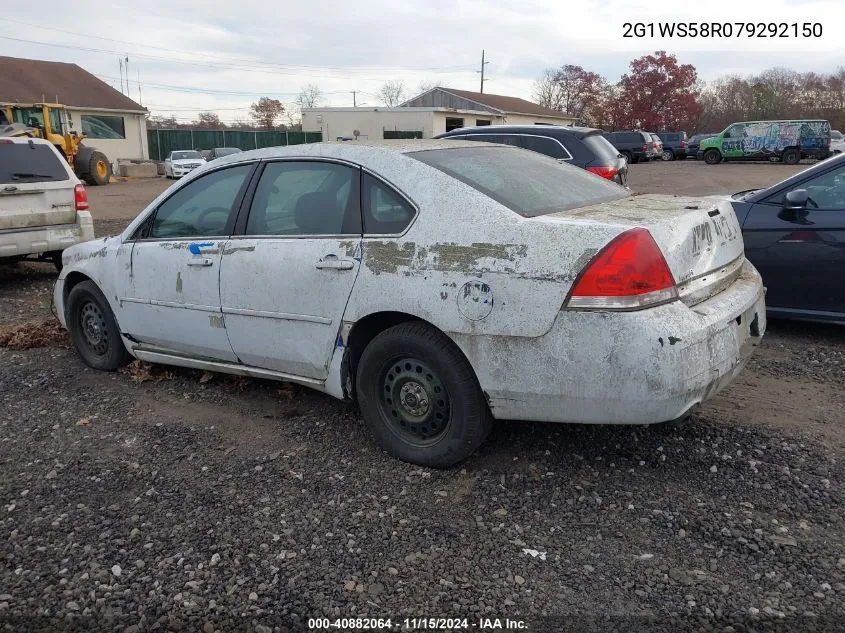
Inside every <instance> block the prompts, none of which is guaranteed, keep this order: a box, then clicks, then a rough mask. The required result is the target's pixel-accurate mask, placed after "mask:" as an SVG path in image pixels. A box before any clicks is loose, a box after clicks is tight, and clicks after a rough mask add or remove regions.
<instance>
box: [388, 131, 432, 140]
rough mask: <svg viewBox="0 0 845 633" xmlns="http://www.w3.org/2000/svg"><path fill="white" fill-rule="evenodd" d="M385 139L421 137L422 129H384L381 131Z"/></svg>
mask: <svg viewBox="0 0 845 633" xmlns="http://www.w3.org/2000/svg"><path fill="white" fill-rule="evenodd" d="M383 134H384V138H385V139H397V138H422V137H423V133H422V131H414V132H410V131H402V130H384V132H383Z"/></svg>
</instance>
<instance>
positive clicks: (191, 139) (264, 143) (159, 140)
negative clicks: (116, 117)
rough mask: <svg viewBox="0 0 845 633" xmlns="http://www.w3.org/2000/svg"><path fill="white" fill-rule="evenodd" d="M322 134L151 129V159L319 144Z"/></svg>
mask: <svg viewBox="0 0 845 633" xmlns="http://www.w3.org/2000/svg"><path fill="white" fill-rule="evenodd" d="M322 140H323V133H322V132H277V131H262V130H200V129H190V130H185V129H181V130H161V129H157V128H156V129H152V130H147V142H148V144H149V149H150V159H151V160H164V159H165V158H167V155H168V154H169V153H170V152H172V151H173V150H179V149H213V148H215V147H238V148H240V149H242V150H248V149H258V148H261V147H278V146H279V145H302V144H303V143H319V142H320V141H322Z"/></svg>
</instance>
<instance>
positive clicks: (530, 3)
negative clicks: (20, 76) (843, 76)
mask: <svg viewBox="0 0 845 633" xmlns="http://www.w3.org/2000/svg"><path fill="white" fill-rule="evenodd" d="M39 6H41V7H42V8H41V9H40V10H39V15H49V16H51V19H50V21H49V24H47V23H44V22H43V21H41V20H37V19H35V18H33V17H32V14H31V12H30V11H29V10H28V9H27V8H26V7H24V6H23V5H15V4H12V5H10V6H9V7H6V9H5V10H4V13H3V15H2V16H0V36H6V37H15V38H19V39H26V40H35V41H38V42H43V43H49V44H53V46H48V45H44V44H26V43H21V42H16V41H12V40H4V39H0V54H3V55H14V56H20V57H33V58H40V59H53V60H61V61H73V62H75V63H78V64H79V65H81V66H83V67H84V68H86V69H88V70H89V71H91V72H93V73H95V74H96V75H98V76H100V77H102V78H105V80H106V81H109V82H110V83H112V84H113V85H115V86H118V84H119V79H118V76H119V66H118V59H117V58H118V53H121V54H128V56H129V58H130V89H131V93H132V96H133V98H137V79H138V75H137V73H138V72H139V71H140V78H141V88H142V94H143V100H144V102H145V104H150V107H152V108H153V109H154V110H155V111H156V112H161V113H168V112H171V111H172V112H174V113H183V114H184V116H185V117H186V118H187V117H191V116H193V114H194V113H195V112H196V111H197V110H201V109H220V114H221V117H222V118H223V119H224V120H226V119H232V118H235V117H236V116H246V114H247V108H248V105H249V103H250V102H251V101H253V100H255V98H256V97H257V95H259V94H267V95H270V96H277V97H278V98H280V99H281V100H282V101H286V102H293V101H294V98H295V95H296V93H297V92H298V90H299V89H300V87H301V86H303V85H305V84H308V83H316V84H318V85H319V86H320V87H321V88H322V90H323V92H324V93H325V95H326V102H327V104H331V105H351V102H352V94H351V91H352V90H357V91H359V94H358V101H359V103H360V102H361V101H364V102H366V103H368V104H370V105H375V104H376V103H377V98H376V97H375V94H376V93H377V92H378V89H379V87H380V85H381V84H382V83H383V82H385V81H387V80H390V79H402V80H403V81H404V82H405V84H406V85H407V86H408V87H409V88H410V89H411V90H413V89H415V88H416V86H417V85H418V84H419V83H420V82H421V81H435V82H437V83H439V84H441V85H447V86H452V87H455V88H463V89H469V90H477V89H478V79H479V78H478V74H477V72H476V70H477V69H478V68H479V64H480V57H481V50H482V49H485V50H486V52H487V57H488V59H489V60H490V61H491V63H490V64H489V65H488V66H487V73H488V76H489V77H490V78H491V81H490V82H489V83H488V84H486V85H485V90H487V91H489V92H494V93H499V94H510V95H514V96H521V97H530V95H531V84H532V82H533V80H534V79H535V78H536V77H538V76H539V75H540V74H541V73H542V71H543V70H544V69H545V68H549V67H556V66H560V65H561V64H565V63H572V64H579V65H582V66H584V67H585V68H588V69H590V70H594V71H596V72H599V73H601V74H602V75H604V76H606V77H607V78H608V79H610V80H611V81H615V80H616V79H618V77H619V76H620V75H621V74H622V73H624V72H625V71H626V70H627V68H628V63H629V62H630V60H631V59H632V58H633V57H635V56H638V55H642V54H645V53H649V52H652V51H654V50H667V51H670V52H674V53H676V54H677V55H678V57H679V59H680V60H681V61H682V62H686V63H692V64H694V65H695V66H696V67H697V68H698V70H699V75H700V76H701V77H702V78H703V79H705V80H710V79H713V78H715V77H716V76H718V75H721V74H724V73H726V72H738V73H751V72H758V71H760V70H763V69H765V68H767V67H771V66H773V65H783V66H788V67H791V68H793V69H795V70H814V71H817V72H824V71H832V70H834V69H835V68H836V66H837V65H839V63H840V61H839V60H841V59H842V54H843V52H845V42H843V40H842V39H841V38H840V37H839V36H838V35H837V33H836V29H838V28H839V25H841V24H843V23H845V3H842V2H841V0H806V1H799V0H766V1H763V0H750V1H748V0H747V1H745V2H742V3H739V2H736V1H735V0H708V2H699V3H682V2H677V1H675V0H582V1H577V0H570V1H569V2H560V1H559V0H511V1H510V2H508V3H504V2H498V3H497V2H490V1H489V0H488V1H482V0H425V1H424V0H385V1H379V2H372V1H370V0H358V1H357V2H348V1H346V0H313V1H311V2H284V3H274V4H271V3H267V2H266V0H238V1H237V2H231V0H226V1H223V0H207V1H204V2H202V3H173V2H163V1H161V0H148V1H147V2H145V3H143V4H141V3H130V2H124V3H122V4H121V3H110V4H107V5H103V4H102V3H101V2H94V0H77V1H76V2H74V3H73V4H72V5H69V4H67V3H66V2H59V1H57V0H45V2H44V3H42V5H39ZM9 20H17V21H18V22H14V21H9ZM679 21H686V22H690V21H694V22H708V23H710V22H719V23H727V22H730V23H736V22H754V23H758V22H764V23H770V22H773V23H781V22H784V23H787V24H789V25H791V24H792V23H797V24H798V29H799V31H800V30H802V26H803V23H805V22H807V23H810V24H812V23H819V24H821V25H822V31H823V35H822V37H821V38H801V37H799V38H795V37H790V38H750V37H738V38H737V37H733V38H730V39H718V38H716V39H714V38H702V37H697V38H680V37H677V36H676V37H672V38H668V37H659V36H658V37H632V38H625V37H623V34H624V28H625V27H624V23H626V22H631V23H642V24H644V25H650V24H655V25H656V26H655V27H653V28H654V29H656V32H657V34H658V35H659V26H657V24H658V23H660V22H663V23H676V22H679ZM21 22H24V23H29V24H33V25H36V27H34V28H33V27H26V26H23V25H22V24H21ZM47 26H49V27H50V28H43V27H47ZM62 30H64V31H67V32H62ZM648 32H649V35H650V33H651V28H649V29H648ZM100 38H102V39H100ZM56 45H62V46H70V47H75V48H61V47H58V46H56ZM85 48H87V49H92V48H93V49H99V50H81V49H85ZM227 93H228V94H227ZM232 93H244V94H232ZM246 93H249V94H246ZM168 108H169V109H168ZM227 108H242V109H241V110H235V109H227ZM180 116H181V115H180Z"/></svg>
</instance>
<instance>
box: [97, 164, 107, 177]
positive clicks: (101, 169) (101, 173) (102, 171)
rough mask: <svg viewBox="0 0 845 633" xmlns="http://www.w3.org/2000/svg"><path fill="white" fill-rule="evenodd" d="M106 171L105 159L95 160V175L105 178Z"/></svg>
mask: <svg viewBox="0 0 845 633" xmlns="http://www.w3.org/2000/svg"><path fill="white" fill-rule="evenodd" d="M107 173H108V168H107V167H106V163H105V161H102V160H99V161H97V175H98V176H100V178H105V177H106V174H107Z"/></svg>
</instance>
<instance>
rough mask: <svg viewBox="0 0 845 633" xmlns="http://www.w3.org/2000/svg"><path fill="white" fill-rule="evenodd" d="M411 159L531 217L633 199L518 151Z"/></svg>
mask: <svg viewBox="0 0 845 633" xmlns="http://www.w3.org/2000/svg"><path fill="white" fill-rule="evenodd" d="M408 156H411V157H412V158H416V159H417V160H419V161H421V162H423V163H425V164H426V165H431V166H432V167H434V168H435V169H439V170H440V171H442V172H444V173H446V174H448V175H450V176H452V177H453V178H456V179H458V180H460V181H461V182H463V183H466V184H467V185H469V186H470V187H472V188H473V189H476V190H478V191H480V192H481V193H483V194H484V195H486V196H489V197H491V198H493V200H495V201H496V202H499V203H500V204H503V205H504V206H506V207H508V208H509V209H511V210H512V211H515V212H516V213H518V214H519V215H521V216H523V217H527V218H532V217H535V216H538V215H546V214H548V213H556V212H559V211H568V210H571V209H577V208H580V207H586V206H589V205H592V204H599V203H601V202H607V201H609V200H618V199H619V198H624V197H626V196H628V195H630V194H629V193H628V191H627V190H626V189H624V188H623V187H620V186H619V185H617V184H616V183H613V182H611V181H610V180H607V179H605V178H601V177H599V176H594V175H593V174H591V173H589V172H587V171H586V170H584V169H580V168H579V167H574V166H572V165H566V164H563V163H560V162H558V161H556V160H555V159H553V158H549V157H548V156H545V155H544V154H538V153H536V152H529V151H525V150H521V149H517V148H514V147H477V148H476V147H459V148H455V149H439V150H428V151H422V152H412V153H409V154H408Z"/></svg>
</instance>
